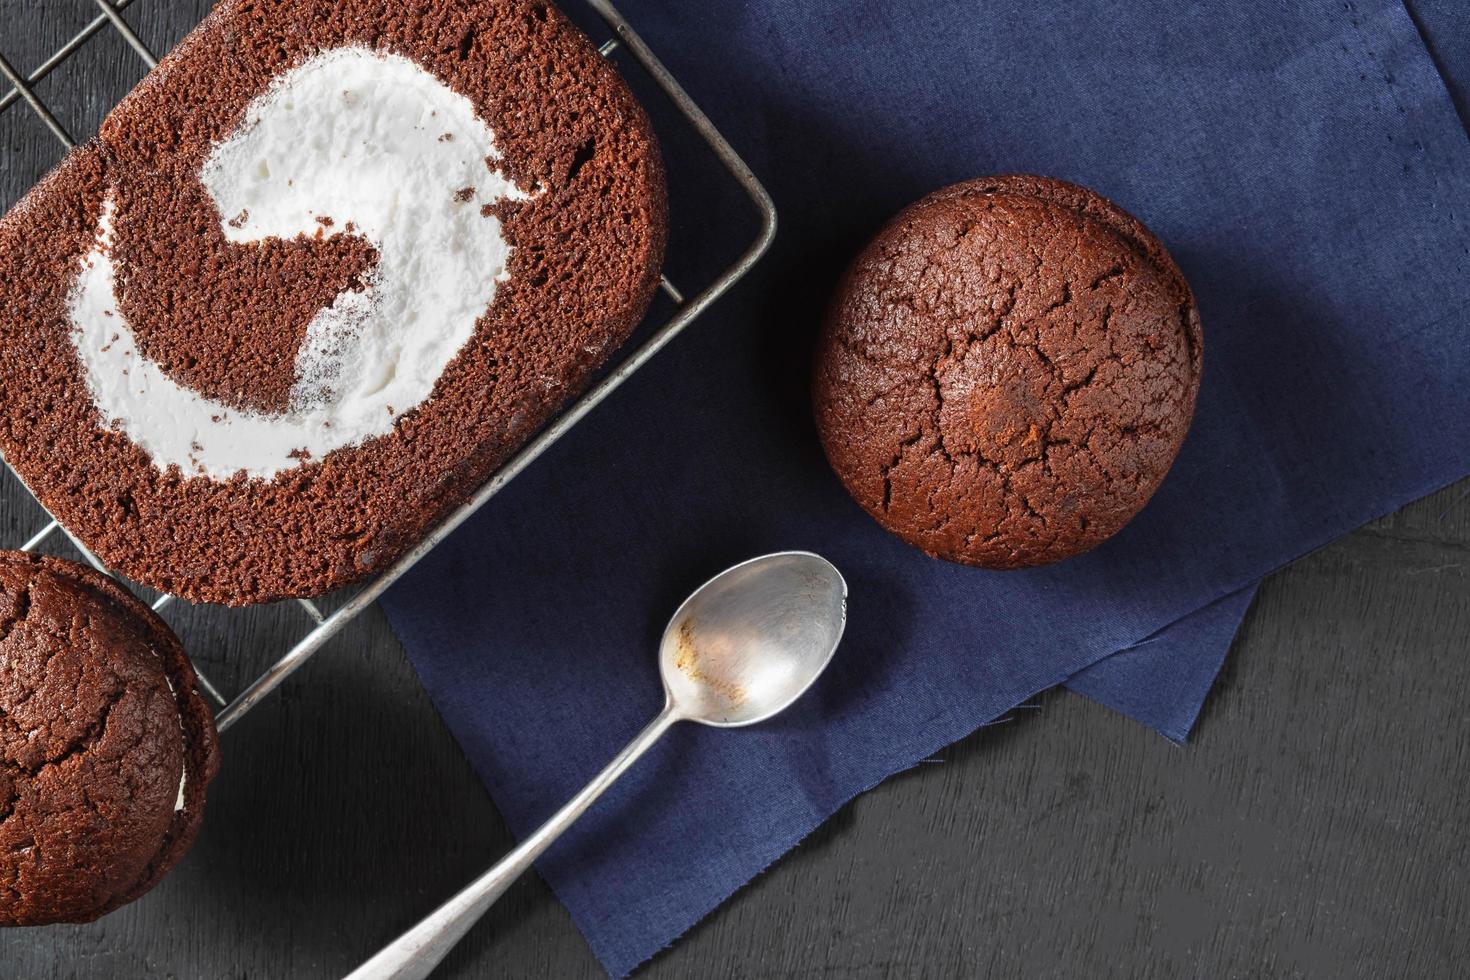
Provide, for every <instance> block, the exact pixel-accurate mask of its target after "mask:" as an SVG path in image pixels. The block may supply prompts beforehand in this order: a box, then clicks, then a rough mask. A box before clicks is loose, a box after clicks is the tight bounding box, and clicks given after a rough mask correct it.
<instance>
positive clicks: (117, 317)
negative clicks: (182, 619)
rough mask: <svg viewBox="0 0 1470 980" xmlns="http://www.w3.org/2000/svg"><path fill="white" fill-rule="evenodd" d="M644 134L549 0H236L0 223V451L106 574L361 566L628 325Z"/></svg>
mask: <svg viewBox="0 0 1470 980" xmlns="http://www.w3.org/2000/svg"><path fill="white" fill-rule="evenodd" d="M665 233H666V197H665V186H664V171H663V164H662V162H661V158H660V155H659V150H658V145H657V142H656V139H655V137H654V133H653V130H652V127H651V126H650V124H649V121H648V119H647V117H646V115H645V114H644V112H643V110H642V109H641V108H640V107H639V105H638V104H637V102H636V101H635V100H634V98H633V96H632V94H631V93H630V91H629V90H628V87H627V86H626V85H625V84H624V82H623V81H622V79H621V78H619V77H618V74H617V72H616V71H615V70H614V69H613V68H612V67H611V65H610V64H608V62H607V60H606V59H605V58H603V57H601V56H600V55H599V54H598V53H597V51H596V49H595V48H594V47H593V46H592V44H591V42H590V41H589V40H588V39H587V38H586V37H585V36H584V35H583V34H582V33H581V32H580V31H578V30H577V29H576V28H575V27H574V26H573V25H572V24H571V23H570V22H569V21H568V20H567V19H566V18H565V17H564V16H563V15H562V14H561V13H560V12H559V11H557V10H556V9H555V8H554V7H553V6H551V5H549V4H547V3H545V2H541V0H446V2H443V3H422V2H417V0H386V2H380V0H371V2H369V0H274V2H271V3H257V2H254V0H223V2H221V3H220V4H218V5H217V6H216V7H215V9H214V11H213V13H211V14H210V15H209V17H207V18H206V19H205V20H204V22H203V23H202V24H201V25H200V26H199V27H198V29H197V30H195V31H194V32H193V33H192V34H191V35H190V36H189V37H188V38H186V39H185V40H184V41H183V42H182V43H181V44H180V45H179V46H178V47H177V48H176V49H175V50H174V51H173V52H172V53H171V54H170V55H169V56H168V57H167V58H165V59H164V60H163V62H162V63H161V64H160V65H159V67H158V69H157V70H155V71H154V72H152V73H150V74H149V75H148V77H147V78H146V79H144V81H143V82H142V83H141V84H140V85H139V86H138V88H137V89H136V90H134V91H133V93H132V94H131V95H129V96H128V97H127V98H126V99H125V100H124V101H123V102H122V103H121V104H120V105H119V106H118V107H117V108H116V109H115V110H114V111H113V112H112V113H111V114H110V115H109V116H108V118H107V120H106V121H105V122H104V124H103V126H102V129H101V132H100V134H99V137H98V139H96V140H94V141H93V142H91V143H89V144H88V145H86V146H83V147H80V148H78V149H77V150H75V151H73V153H72V154H71V155H69V156H68V157H67V159H66V160H65V161H64V162H63V163H62V164H61V166H60V167H59V168H58V170H57V171H56V172H54V173H53V174H52V175H51V176H50V177H48V178H47V179H46V180H44V181H43V182H41V183H40V184H39V185H38V186H37V187H36V188H35V189H34V190H33V191H32V193H31V194H30V195H28V197H27V198H26V199H25V200H24V201H23V202H22V203H21V204H20V205H18V206H17V208H16V209H15V210H14V211H13V212H12V213H11V214H10V215H9V216H8V217H6V219H5V220H4V221H3V222H0V353H3V356H0V449H3V451H4V454H5V457H6V459H7V460H9V462H10V463H11V465H13V466H14V467H15V469H16V470H17V471H19V472H20V473H21V475H22V476H23V477H24V479H25V480H26V482H27V484H28V485H29V486H30V487H31V488H32V489H33V490H34V491H35V492H36V494H37V496H38V497H40V499H41V501H42V502H43V503H44V504H45V505H46V507H47V508H48V509H49V510H50V511H51V512H52V513H53V514H55V515H56V516H57V517H58V518H59V519H60V520H61V521H62V522H63V523H64V524H66V526H67V527H68V528H69V529H70V530H71V531H72V532H73V533H74V534H76V535H77V536H78V537H79V538H80V539H81V540H82V541H83V542H84V543H85V544H86V545H87V546H88V547H90V548H91V549H92V551H93V552H95V553H96V554H97V555H98V556H99V557H101V558H102V559H103V560H104V561H105V562H106V563H107V564H108V567H110V568H114V569H117V570H118V571H120V572H122V573H124V574H126V575H128V576H129V577H130V578H132V579H134V580H136V581H139V582H143V583H145V584H147V585H150V586H153V587H155V588H158V589H160V590H163V591H167V592H173V593H175V594H178V595H181V596H184V597H186V598H190V599H194V600H199V601H209V602H222V603H228V604H231V605H240V604H245V603H253V602H262V601H267V600H271V599H277V598H282V597H287V596H307V595H316V594H320V593H323V592H326V591H329V590H331V589H333V588H336V587H338V586H342V585H346V584H348V583H350V582H353V581H355V580H358V579H361V578H364V577H366V576H368V575H371V574H372V573H374V572H377V571H380V570H381V569H383V568H384V567H386V566H387V565H389V564H390V563H392V562H393V561H394V560H395V559H396V558H398V557H399V556H400V555H402V554H403V552H404V551H405V550H406V549H407V548H409V547H410V546H412V545H413V544H414V543H415V542H416V541H418V540H419V539H420V538H421V537H422V536H423V535H424V534H425V533H426V532H427V531H428V530H429V529H430V528H432V527H433V525H435V524H436V523H437V522H438V521H439V520H441V519H442V518H443V517H444V516H445V515H446V514H447V513H448V512H449V511H451V510H452V509H453V508H455V507H456V506H458V505H459V504H460V503H462V502H463V501H464V500H465V499H466V497H468V496H469V495H470V494H472V493H473V492H474V490H475V489H476V488H478V487H479V486H480V484H482V483H483V482H484V480H485V479H486V478H487V477H488V476H489V475H490V474H491V473H493V472H494V471H495V469H496V468H498V467H499V466H500V465H501V464H502V463H503V462H504V461H505V460H506V459H507V458H508V457H509V456H510V455H511V454H512V453H513V452H514V451H515V450H516V449H517V448H518V447H519V446H520V445H521V444H522V443H523V442H524V441H525V440H526V439H527V438H528V437H530V436H531V435H532V434H533V433H534V432H536V430H537V429H539V428H540V427H541V426H542V425H543V424H544V423H545V422H546V421H547V420H548V419H549V418H551V417H552V415H553V414H554V413H555V412H556V411H557V409H558V408H559V407H560V406H561V405H562V404H564V403H565V402H566V401H567V400H568V399H569V398H571V397H573V396H574V395H576V394H577V393H578V392H580V391H581V390H582V389H583V388H585V387H586V385H587V383H588V382H589V380H590V379H591V377H592V374H593V372H594V371H595V370H596V369H597V367H598V366H599V365H600V364H601V363H602V362H603V361H604V360H606V358H607V357H608V356H609V355H610V354H611V353H612V352H613V351H615V350H616V349H617V347H618V346H619V345H620V344H621V343H622V342H623V341H624V340H625V339H626V338H627V336H628V335H629V333H630V332H631V331H632V330H633V328H634V327H635V326H636V325H637V323H638V322H639V320H640V319H641V317H642V315H643V313H644V311H645V309H646V308H647V306H648V303H649V301H650V299H651V298H652V295H653V291H654V289H655V288H656V286H657V284H658V279H659V267H660V263H661V261H662V257H663V250H664V241H665Z"/></svg>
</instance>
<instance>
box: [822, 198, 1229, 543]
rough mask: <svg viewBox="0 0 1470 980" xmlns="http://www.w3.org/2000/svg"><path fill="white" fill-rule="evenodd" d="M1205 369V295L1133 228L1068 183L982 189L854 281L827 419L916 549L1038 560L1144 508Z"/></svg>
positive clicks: (853, 475)
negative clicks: (1201, 301) (1197, 295)
mask: <svg viewBox="0 0 1470 980" xmlns="http://www.w3.org/2000/svg"><path fill="white" fill-rule="evenodd" d="M1201 358H1202V338H1201V334H1200V321H1199V315H1198V313H1197V311H1196V309H1195V303H1194V297H1193V295H1192V293H1191V292H1190V289H1189V285H1188V283H1186V282H1185V280H1184V276H1183V275H1182V274H1181V273H1180V271H1179V269H1178V268H1177V267H1176V266H1175V264H1174V262H1173V260H1172V259H1170V257H1169V255H1168V253H1167V252H1166V251H1165V250H1164V247H1163V246H1162V245H1161V244H1160V243H1159V241H1158V239H1156V238H1155V237H1154V236H1153V234H1151V233H1150V232H1149V230H1148V229H1147V228H1145V227H1144V226H1143V225H1142V224H1141V223H1139V222H1138V221H1137V220H1136V219H1134V218H1133V217H1131V216H1130V215H1128V214H1127V213H1125V212H1124V211H1123V210H1122V209H1121V208H1119V207H1117V206H1116V205H1114V204H1112V203H1111V202H1109V201H1107V200H1105V199H1104V198H1102V197H1099V196H1098V195H1097V194H1094V193H1092V192H1091V191H1089V190H1087V189H1085V188H1082V187H1078V186H1076V185H1073V184H1068V183H1065V182H1063V181H1059V180H1052V179H1048V178H1044V177H1031V176H1008V177H993V178H986V179H983V180H974V181H969V182H967V183H962V184H957V185H955V186H953V187H949V188H946V189H944V190H941V191H938V192H936V193H934V194H931V195H930V196H928V197H926V198H924V199H923V200H921V201H919V202H918V203H916V204H914V205H912V206H911V207H909V208H908V209H906V210H905V211H903V212H902V213H900V214H899V215H898V216H897V217H895V218H894V219H893V220H892V221H891V222H890V223H889V224H888V225H887V226H886V227H885V228H884V229H883V230H882V231H881V232H880V233H879V235H878V236H877V238H876V239H874V241H873V242H872V243H871V244H870V245H869V246H868V247H867V249H866V250H865V251H863V253H862V254H861V255H860V256H858V258H857V260H856V261H855V262H854V263H853V265H852V267H851V268H850V269H849V270H848V272H847V274H846V277H845V278H844V280H843V282H842V284H841V285H840V287H839V289H838V292H837V295H836V298H835V300H834V302H833V304H832V307H831V310H830V313H829V316H828V319H827V321H826V324H825V327H824V330H823V333H822V338H821V340H820V342H819V347H818V353H817V363H816V370H815V380H814V391H813V396H814V406H815V411H816V418H817V427H818V430H819V433H820V435H821V439H822V444H823V446H824V448H825V449H826V452H827V457H828V459H829V461H830V462H831V464H832V466H833V468H834V469H835V470H836V472H837V474H838V476H839V477H840V478H841V479H842V481H843V483H844V484H845V485H846V486H847V489H848V491H849V492H850V493H851V494H852V496H853V498H854V499H856V500H857V502H858V503H859V504H861V505H862V506H863V507H864V508H865V509H866V510H867V511H868V512H869V513H870V514H872V515H873V517H874V518H876V519H877V520H878V522H879V523H880V524H882V525H883V526H884V527H886V528H888V529H889V530H890V531H892V532H893V533H894V534H897V535H898V536H899V537H901V538H903V539H904V540H905V541H907V542H909V543H910V544H913V545H915V546H916V547H919V548H921V549H923V550H924V551H926V552H928V553H929V554H931V555H936V556H939V557H942V558H947V559H950V560H953V561H959V562H964V563H966V564H971V565H979V566H983V567H987V568H1017V567H1022V566H1028V565H1040V564H1045V563H1047V562H1052V561H1057V560H1059V559H1062V558H1066V557H1068V556H1069V555H1074V554H1077V553H1078V552H1082V551H1086V550H1087V549H1089V548H1092V547H1094V546H1096V545H1097V544H1099V543H1101V542H1102V541H1104V540H1106V539H1107V538H1108V537H1110V536H1112V535H1113V534H1115V533H1117V531H1118V530H1119V529H1120V528H1122V527H1123V525H1124V524H1126V523H1127V522H1128V521H1129V520H1130V519H1131V518H1132V517H1133V516H1134V515H1135V514H1136V513H1138V511H1139V510H1140V509H1141V508H1142V507H1143V505H1144V504H1145V503H1147V502H1148V499H1149V498H1150V497H1151V496H1152V495H1153V493H1154V491H1155V490H1156V489H1157V488H1158V486H1159V484H1160V482H1161V481H1162V480H1163V479H1164V475H1165V474H1166V473H1167V472H1168V470H1169V467H1170V465H1171V464H1172V463H1173V461H1174V457H1175V455H1176V454H1177V453H1178V451H1179V447H1180V444H1181V443H1182V442H1183V440H1184V435H1185V432H1186V431H1187V430H1188V428H1189V423H1190V420H1191V418H1192V417H1193V414H1194V403H1195V395H1196V393H1197V391H1198V389H1199V379H1200V367H1201Z"/></svg>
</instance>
